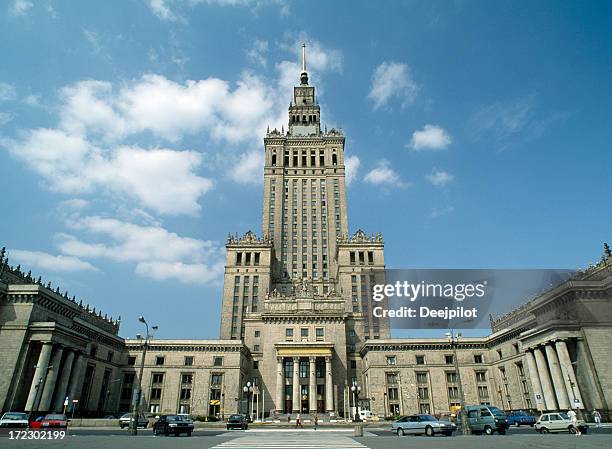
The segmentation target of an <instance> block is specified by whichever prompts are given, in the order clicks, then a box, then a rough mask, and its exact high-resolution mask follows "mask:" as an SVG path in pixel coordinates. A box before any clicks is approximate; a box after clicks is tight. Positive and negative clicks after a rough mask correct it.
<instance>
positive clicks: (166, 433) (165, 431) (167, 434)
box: [164, 429, 170, 437]
mask: <svg viewBox="0 0 612 449" xmlns="http://www.w3.org/2000/svg"><path fill="white" fill-rule="evenodd" d="M169 435H170V432H168V429H166V430H164V436H166V437H167V436H169Z"/></svg>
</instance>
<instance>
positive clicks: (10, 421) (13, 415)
mask: <svg viewBox="0 0 612 449" xmlns="http://www.w3.org/2000/svg"><path fill="white" fill-rule="evenodd" d="M0 427H3V428H9V427H10V428H26V427H28V415H27V414H26V413H20V412H6V413H5V414H4V415H2V418H0Z"/></svg>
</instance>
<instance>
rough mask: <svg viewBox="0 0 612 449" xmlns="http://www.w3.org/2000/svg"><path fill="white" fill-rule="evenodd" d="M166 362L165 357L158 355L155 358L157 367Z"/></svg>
mask: <svg viewBox="0 0 612 449" xmlns="http://www.w3.org/2000/svg"><path fill="white" fill-rule="evenodd" d="M165 362H166V358H165V357H164V356H163V355H158V356H157V357H155V364H156V365H157V366H161V365H163V364H164V363H165Z"/></svg>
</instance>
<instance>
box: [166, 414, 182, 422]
mask: <svg viewBox="0 0 612 449" xmlns="http://www.w3.org/2000/svg"><path fill="white" fill-rule="evenodd" d="M182 420H183V418H181V417H180V416H176V415H174V416H173V415H170V416H166V421H182Z"/></svg>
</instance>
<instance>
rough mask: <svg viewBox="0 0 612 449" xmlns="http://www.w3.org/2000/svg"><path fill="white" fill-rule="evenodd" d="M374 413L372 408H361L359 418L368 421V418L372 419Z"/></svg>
mask: <svg viewBox="0 0 612 449" xmlns="http://www.w3.org/2000/svg"><path fill="white" fill-rule="evenodd" d="M373 417H374V415H373V414H372V411H371V410H359V419H361V420H362V421H367V420H368V419H372V418H373Z"/></svg>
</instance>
